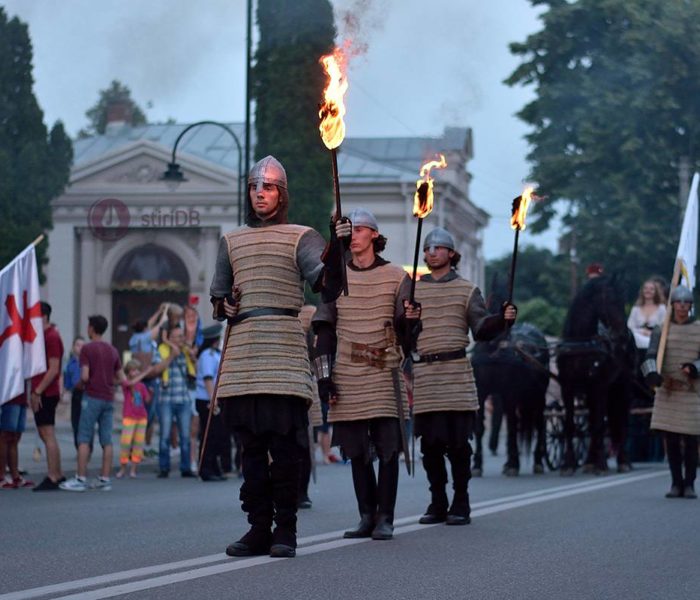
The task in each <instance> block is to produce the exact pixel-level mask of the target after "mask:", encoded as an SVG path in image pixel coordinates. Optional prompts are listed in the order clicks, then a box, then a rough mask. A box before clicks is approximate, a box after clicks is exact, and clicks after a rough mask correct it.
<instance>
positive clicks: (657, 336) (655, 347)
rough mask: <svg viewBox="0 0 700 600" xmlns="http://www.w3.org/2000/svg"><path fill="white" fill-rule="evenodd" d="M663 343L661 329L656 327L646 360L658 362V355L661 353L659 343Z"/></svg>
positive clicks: (650, 340)
mask: <svg viewBox="0 0 700 600" xmlns="http://www.w3.org/2000/svg"><path fill="white" fill-rule="evenodd" d="M660 342H661V327H659V326H656V327H654V330H653V331H652V332H651V337H650V338H649V347H648V348H647V353H646V356H645V360H649V359H650V358H651V359H653V360H656V355H657V354H658V353H659V343H660Z"/></svg>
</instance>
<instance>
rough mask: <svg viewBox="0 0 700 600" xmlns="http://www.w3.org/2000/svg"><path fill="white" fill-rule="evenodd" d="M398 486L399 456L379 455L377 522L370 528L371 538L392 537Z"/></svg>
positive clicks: (382, 538)
mask: <svg viewBox="0 0 700 600" xmlns="http://www.w3.org/2000/svg"><path fill="white" fill-rule="evenodd" d="M398 486H399V457H398V454H392V456H391V458H389V459H384V458H382V457H381V456H380V457H379V477H378V481H377V524H376V525H375V526H374V529H373V530H372V539H373V540H390V539H391V538H392V537H394V508H395V506H396V492H397V490H398Z"/></svg>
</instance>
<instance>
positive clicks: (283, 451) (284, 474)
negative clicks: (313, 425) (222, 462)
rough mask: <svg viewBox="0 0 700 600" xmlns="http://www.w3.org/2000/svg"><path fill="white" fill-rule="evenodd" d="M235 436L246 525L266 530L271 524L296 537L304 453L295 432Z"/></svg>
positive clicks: (240, 431)
mask: <svg viewBox="0 0 700 600" xmlns="http://www.w3.org/2000/svg"><path fill="white" fill-rule="evenodd" d="M236 434H237V439H240V441H241V445H242V452H241V462H242V467H243V484H242V485H241V491H240V499H241V503H242V505H241V506H242V508H243V510H244V511H245V512H246V513H248V522H249V523H250V524H251V525H252V526H253V527H258V528H266V529H269V528H270V527H271V526H272V522H273V520H274V522H275V524H276V526H277V528H278V529H283V530H286V531H289V532H291V533H296V514H297V503H298V497H299V478H300V475H301V473H300V471H301V460H302V453H303V452H306V451H307V450H306V449H305V448H302V447H300V446H299V444H298V442H297V432H296V431H295V430H292V431H290V432H289V433H287V434H280V433H274V432H264V433H252V432H251V431H250V430H247V429H237V430H236ZM268 454H269V457H270V458H271V459H272V462H270V461H269V460H268Z"/></svg>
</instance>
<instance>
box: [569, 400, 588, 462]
mask: <svg viewBox="0 0 700 600" xmlns="http://www.w3.org/2000/svg"><path fill="white" fill-rule="evenodd" d="M590 442H591V436H590V432H589V429H588V409H587V408H584V407H583V405H582V404H577V406H576V408H575V410H574V439H573V443H574V456H575V457H576V464H577V465H578V466H581V465H583V464H584V463H585V462H586V457H587V456H588V446H589V445H590Z"/></svg>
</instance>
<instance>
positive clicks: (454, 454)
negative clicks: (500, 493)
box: [445, 444, 471, 525]
mask: <svg viewBox="0 0 700 600" xmlns="http://www.w3.org/2000/svg"><path fill="white" fill-rule="evenodd" d="M447 457H448V458H449V460H450V466H451V470H452V486H453V487H454V492H455V495H454V498H453V499H452V506H450V510H448V511H447V519H446V521H445V523H446V524H447V525H468V524H469V523H471V517H470V513H471V508H470V506H469V493H468V492H467V489H468V486H469V479H470V478H471V470H470V468H469V461H470V458H471V446H470V445H469V444H467V445H466V446H465V447H462V448H454V449H451V450H449V451H448V453H447Z"/></svg>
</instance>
